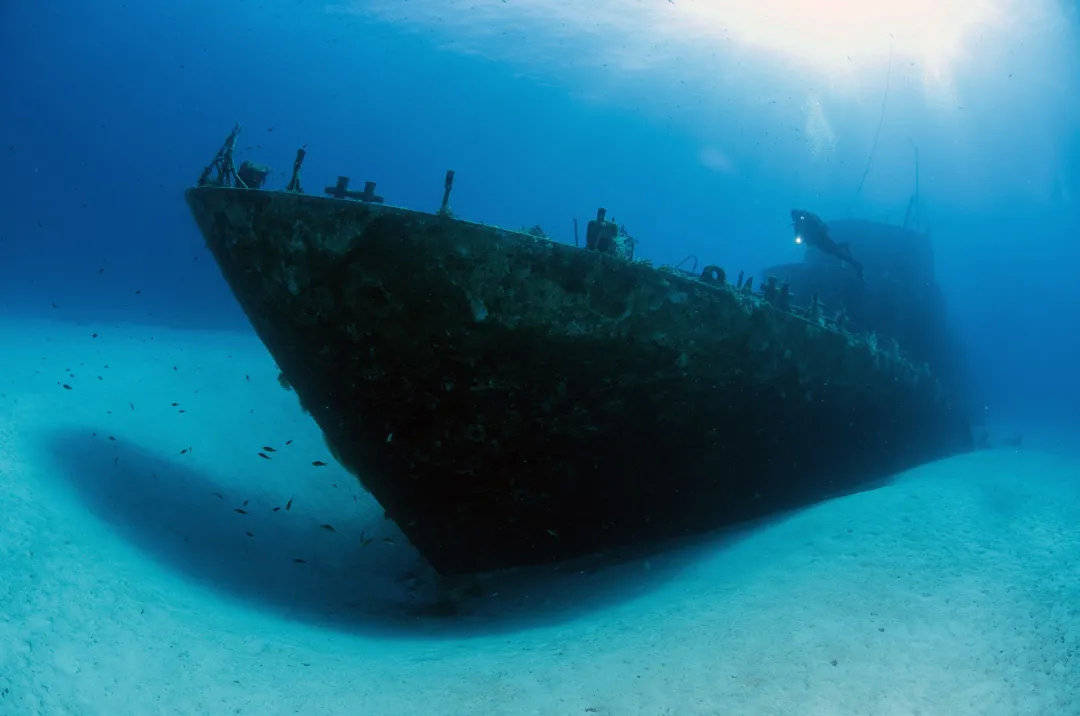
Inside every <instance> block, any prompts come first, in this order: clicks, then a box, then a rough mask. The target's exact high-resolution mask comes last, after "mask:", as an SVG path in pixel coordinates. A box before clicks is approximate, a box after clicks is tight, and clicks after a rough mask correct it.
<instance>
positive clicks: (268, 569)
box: [49, 429, 783, 636]
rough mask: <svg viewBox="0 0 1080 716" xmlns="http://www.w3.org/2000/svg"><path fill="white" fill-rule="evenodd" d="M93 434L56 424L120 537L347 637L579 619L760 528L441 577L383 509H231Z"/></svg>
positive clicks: (55, 448)
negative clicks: (345, 516)
mask: <svg viewBox="0 0 1080 716" xmlns="http://www.w3.org/2000/svg"><path fill="white" fill-rule="evenodd" d="M91 432H92V430H91V429H87V430H86V431H75V430H68V431H61V432H57V433H54V434H53V435H51V436H50V442H49V447H50V449H51V454H52V455H54V456H55V458H56V459H57V461H58V467H59V469H60V472H61V474H62V476H63V477H64V478H65V479H66V480H68V481H69V482H70V484H71V485H72V486H73V487H74V489H75V490H76V491H77V493H78V494H79V495H80V496H81V498H82V500H83V501H84V502H85V504H86V505H87V506H88V508H89V509H90V510H91V511H92V512H93V513H94V514H96V515H97V516H98V517H99V518H101V519H102V520H104V521H105V522H107V523H109V524H110V525H112V527H113V528H114V529H115V530H116V531H117V532H118V533H120V534H121V535H122V536H123V537H124V538H126V539H127V540H129V541H131V542H132V543H133V544H135V545H136V546H137V547H138V548H140V549H141V550H143V551H144V552H146V553H147V554H149V555H151V556H152V557H153V558H154V559H156V560H157V561H159V562H160V563H162V564H164V565H165V566H167V567H168V568H170V569H174V570H177V571H179V572H181V573H183V574H184V575H185V576H186V577H187V578H189V579H192V580H194V581H198V582H200V583H202V584H204V585H207V586H209V587H211V588H212V589H214V590H216V591H219V592H221V593H223V594H226V595H229V596H233V597H237V598H240V599H243V600H247V601H249V602H254V603H257V604H259V605H261V606H263V607H265V608H270V609H272V610H274V611H277V612H279V613H281V614H283V615H285V616H287V617H289V618H295V619H304V620H308V621H311V622H316V623H319V624H323V625H326V626H332V627H335V628H339V629H342V630H345V631H351V632H368V633H379V634H383V635H393V634H396V635H400V636H415V635H427V636H460V635H463V634H470V635H475V634H482V633H492V632H501V631H511V630H516V629H521V628H526V627H529V626H535V625H539V624H551V623H555V622H559V621H562V620H567V619H572V618H574V617H576V616H578V615H580V614H583V613H586V612H590V611H592V610H596V609H599V608H602V607H604V606H605V605H609V604H612V603H617V602H619V601H621V600H626V599H632V598H635V597H637V596H640V595H642V594H643V593H646V592H648V591H650V590H652V589H655V588H656V586H657V585H658V584H660V583H663V582H664V581H666V580H669V579H671V578H672V577H673V576H675V575H677V574H678V573H679V572H680V571H681V570H682V569H683V568H684V567H685V566H686V565H688V564H692V563H694V562H695V561H697V560H699V559H702V558H703V557H704V556H705V555H707V554H708V553H710V552H714V551H715V550H717V549H723V548H724V547H725V546H726V545H728V544H730V543H731V542H732V541H734V540H738V539H741V538H742V537H743V536H745V535H746V534H748V533H749V532H752V531H753V530H754V529H757V528H759V527H760V526H761V525H762V524H763V521H762V520H758V521H757V522H755V523H751V524H748V525H744V526H742V527H739V528H735V529H729V530H725V531H723V532H714V533H712V534H709V535H704V536H701V537H697V538H694V539H687V540H683V541H681V542H679V543H669V544H667V545H665V549H664V551H662V552H661V551H658V548H656V547H653V548H652V549H651V550H649V551H642V550H638V551H637V552H633V551H624V552H622V553H620V554H609V555H606V556H595V557H589V558H582V559H579V560H574V561H570V562H564V563H561V564H559V565H555V566H542V567H530V568H521V569H516V570H507V571H503V572H497V573H491V574H485V575H479V576H471V577H466V578H454V579H442V578H440V577H439V576H438V575H437V574H436V573H435V572H434V571H433V570H431V569H430V568H429V567H427V566H426V563H425V562H424V561H423V559H422V558H421V557H420V556H419V554H418V553H417V552H416V550H415V549H413V548H412V546H411V545H409V544H408V542H407V540H405V538H404V537H403V536H401V533H400V532H399V531H397V529H396V527H395V526H394V525H393V524H392V523H390V522H387V521H386V520H384V519H383V518H382V515H381V514H377V515H370V516H366V515H360V516H359V517H358V518H357V519H356V520H354V521H353V522H352V523H349V524H344V525H342V524H340V523H339V524H338V525H337V526H336V527H335V532H334V534H327V531H326V530H325V528H322V529H321V528H320V525H319V524H318V523H317V522H315V521H314V520H313V519H312V518H310V517H308V518H307V519H301V518H299V516H298V515H297V514H296V513H295V512H286V511H285V510H283V509H281V506H280V505H272V504H269V503H265V502H260V501H258V500H256V499H252V500H249V501H248V502H247V503H246V504H243V503H241V504H233V502H234V500H232V499H230V497H229V496H228V495H227V494H226V490H225V489H224V488H223V487H222V486H221V485H219V484H217V483H215V481H214V479H213V478H212V477H211V476H210V475H209V474H206V473H202V472H199V471H196V470H192V469H191V468H189V467H186V466H184V465H181V464H179V463H178V462H177V461H176V460H173V459H170V458H166V457H163V456H161V455H160V454H159V453H156V452H154V451H151V450H148V449H144V448H141V447H139V446H136V445H131V444H127V443H125V442H124V441H123V440H122V439H119V440H116V441H111V440H108V439H107V438H104V437H103V436H102V435H103V434H102V433H100V432H99V433H98V437H91ZM274 507H278V508H279V509H278V510H277V511H274V509H273V508H274ZM237 510H243V512H242V513H238V512H237ZM771 519H778V518H777V517H773V518H771ZM779 519H783V515H780V516H779ZM369 538H371V539H370V540H369ZM365 540H369V541H368V542H367V543H366V544H365ZM372 541H377V546H376V548H372ZM298 560H302V561H298ZM743 578H745V575H743Z"/></svg>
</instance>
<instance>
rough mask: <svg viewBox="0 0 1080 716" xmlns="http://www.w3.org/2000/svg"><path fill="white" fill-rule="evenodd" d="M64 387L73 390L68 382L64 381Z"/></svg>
mask: <svg viewBox="0 0 1080 716" xmlns="http://www.w3.org/2000/svg"><path fill="white" fill-rule="evenodd" d="M63 387H64V390H71V386H70V385H68V384H67V383H64V384H63Z"/></svg>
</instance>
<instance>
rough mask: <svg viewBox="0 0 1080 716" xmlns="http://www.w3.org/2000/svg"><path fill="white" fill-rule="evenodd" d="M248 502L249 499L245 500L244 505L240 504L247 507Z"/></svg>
mask: <svg viewBox="0 0 1080 716" xmlns="http://www.w3.org/2000/svg"><path fill="white" fill-rule="evenodd" d="M248 502H249V500H244V504H242V505H240V506H241V507H247V503H248Z"/></svg>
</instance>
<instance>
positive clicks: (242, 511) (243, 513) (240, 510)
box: [233, 507, 247, 515]
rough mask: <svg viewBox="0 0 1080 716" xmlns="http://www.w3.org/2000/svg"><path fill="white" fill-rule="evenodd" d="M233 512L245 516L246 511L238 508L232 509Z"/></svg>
mask: <svg viewBox="0 0 1080 716" xmlns="http://www.w3.org/2000/svg"><path fill="white" fill-rule="evenodd" d="M233 512H239V513H240V514H242V515H246V514H247V510H245V509H242V508H240V507H234V508H233Z"/></svg>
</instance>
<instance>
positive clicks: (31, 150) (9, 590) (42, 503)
mask: <svg viewBox="0 0 1080 716" xmlns="http://www.w3.org/2000/svg"><path fill="white" fill-rule="evenodd" d="M0 46H2V47H3V48H4V50H5V58H6V62H4V63H3V66H2V67H0V96H2V97H3V98H4V102H3V107H4V109H3V111H0V134H2V137H3V144H2V147H0V148H2V150H3V152H4V156H5V166H6V168H7V170H6V171H5V172H3V173H2V174H0V206H2V209H3V211H2V213H0V217H2V222H0V492H2V494H4V495H6V498H5V500H4V501H5V503H6V504H5V507H4V513H5V517H4V519H3V520H2V521H0V555H2V559H0V713H60V712H63V713H67V712H75V713H146V712H164V713H226V712H228V713H285V712H289V713H406V712H416V711H418V710H422V711H424V712H431V713H476V712H488V713H545V714H547V713H551V714H563V713H586V712H587V713H610V714H621V713H815V714H818V713H820V714H833V713H1000V714H1014V713H1044V714H1066V713H1073V714H1080V519H1078V518H1080V440H1078V439H1080V407H1078V406H1080V369H1078V364H1080V280H1078V276H1080V273H1078V271H1080V242H1078V240H1077V239H1078V237H1080V6H1078V5H1077V4H1076V3H1075V2H1064V1H1058V0H1025V1H1021V0H967V1H962V0H957V1H956V2H950V1H949V0H937V1H931V0H905V1H899V0H897V1H893V0H887V1H882V2H856V1H854V0H833V1H831V2H827V1H826V2H820V3H812V2H805V1H804V0H759V1H758V2H754V3H743V2H735V1H731V2H727V1H720V0H717V1H715V2H707V1H706V0H592V1H591V2H588V3H574V2H560V1H557V0H530V1H527V2H526V1H520V0H443V1H441V2H440V1H436V0H342V1H340V2H329V3H328V2H313V1H312V2H308V1H306V0H290V1H286V0H264V1H261V2H252V1H248V0H238V1H235V2H220V1H217V2H210V1H209V0H188V1H185V2H178V3H164V2H155V1H153V0H146V1H145V2H120V1H117V0H94V2H73V1H51V0H49V1H46V0H42V1H40V2H15V1H9V2H4V3H0ZM236 123H239V124H240V125H241V127H242V131H241V133H240V135H239V139H238V142H237V146H236V149H237V155H238V160H239V159H250V160H252V161H255V162H261V163H265V164H267V165H268V166H269V167H270V168H271V173H270V175H269V178H268V181H267V185H268V187H269V188H273V189H281V188H284V187H285V185H286V182H287V181H288V179H289V175H290V171H291V169H292V163H293V158H294V156H295V153H296V150H297V149H298V148H299V147H301V146H303V147H305V148H306V151H307V154H306V159H305V162H304V165H303V170H302V172H303V173H302V176H303V180H304V185H305V188H306V189H307V191H308V192H309V193H313V194H321V193H322V187H324V186H328V185H332V184H333V183H334V182H335V180H336V178H337V177H338V176H339V175H346V176H349V177H351V180H352V185H353V186H359V185H362V182H364V181H369V180H370V181H375V182H376V183H377V190H376V191H377V193H378V194H380V195H382V196H384V197H385V198H386V202H387V203H388V204H392V205H395V206H401V207H406V208H410V209H417V210H422V211H429V212H433V211H435V210H436V209H438V207H439V202H440V199H441V198H442V192H443V177H444V174H445V172H446V170H448V169H452V170H454V172H455V183H454V189H453V198H452V205H453V210H454V215H455V216H456V217H458V218H463V219H467V220H470V221H477V222H483V223H486V224H493V225H497V226H502V227H506V228H509V229H514V230H527V229H528V228H530V227H533V226H537V225H538V226H540V227H542V228H543V230H544V231H545V232H546V233H547V235H549V236H550V237H551V238H552V239H554V240H555V241H559V242H562V243H566V244H570V245H573V244H574V243H575V234H574V231H575V229H574V222H575V220H576V221H577V222H578V223H579V224H580V226H581V236H582V237H584V233H585V225H586V222H588V221H589V220H590V219H592V218H593V217H594V216H595V214H596V210H597V208H598V207H604V208H606V209H607V212H608V215H609V216H610V217H613V218H614V220H615V221H617V222H618V223H619V224H621V225H624V226H625V227H626V228H627V230H628V231H629V232H630V233H631V234H632V235H633V236H634V237H635V238H636V239H637V244H636V255H637V258H640V259H647V260H649V261H651V262H652V263H653V264H655V265H675V264H680V262H683V261H684V260H685V259H686V258H687V257H691V256H692V257H695V259H696V265H697V266H698V267H700V266H703V265H706V264H716V265H719V266H722V267H723V268H724V269H725V270H726V271H727V276H728V277H729V279H733V277H734V276H735V275H736V274H738V273H739V272H740V271H745V272H746V273H747V274H748V275H755V276H761V275H762V272H763V271H764V270H765V269H766V268H767V267H770V266H775V265H780V264H788V263H795V262H800V261H802V260H803V257H804V253H805V251H806V249H805V248H804V247H803V246H800V245H797V244H796V243H795V242H794V241H793V234H792V223H791V215H790V212H791V210H792V209H793V208H796V207H798V208H802V209H806V210H809V211H812V212H814V213H815V214H817V215H819V216H821V217H822V218H823V219H825V220H826V221H839V220H845V219H861V220H868V221H874V222H880V223H882V224H890V225H896V226H901V225H904V226H906V227H907V228H910V229H913V230H915V231H918V232H924V233H925V234H926V235H928V236H929V239H930V241H931V242H932V245H933V250H934V265H935V271H936V278H937V282H938V284H939V285H940V287H941V290H942V292H943V295H944V299H945V306H946V310H947V316H948V321H949V323H950V325H951V326H952V330H953V331H954V332H955V335H956V338H957V342H958V345H959V354H960V356H961V359H960V360H961V361H962V365H963V366H964V370H965V378H964V383H965V389H966V390H967V391H968V393H969V400H970V404H971V405H970V410H971V413H972V415H971V419H972V422H973V424H974V426H975V430H976V431H977V433H978V436H979V440H978V443H979V447H980V449H979V450H977V451H973V452H970V453H966V454H962V455H957V456H954V457H950V458H947V459H943V460H939V461H936V462H933V463H929V464H925V465H920V466H918V467H915V468H913V469H912V470H909V471H907V472H905V473H903V474H902V475H898V476H896V479H895V480H894V481H891V482H890V483H889V484H888V485H886V486H883V487H880V488H878V489H873V490H866V491H863V492H858V493H855V494H851V495H846V496H843V497H838V498H836V499H832V500H828V501H824V502H820V503H817V504H814V505H811V506H809V507H806V508H805V509H802V510H799V511H796V512H792V513H785V514H783V515H780V516H778V517H775V518H770V519H769V520H767V521H763V522H757V523H754V524H752V525H748V526H744V527H738V528H734V529H732V530H727V531H724V532H722V533H719V534H709V535H706V536H704V537H701V538H696V539H695V540H693V541H692V542H691V543H688V544H682V543H680V544H678V545H676V546H674V547H672V548H671V549H670V550H667V551H664V552H661V553H658V554H653V555H651V556H649V557H634V558H629V559H626V560H622V561H619V562H618V563H615V564H606V563H605V564H600V565H595V566H593V565H590V566H589V567H587V568H577V567H575V568H574V569H573V570H569V569H568V570H556V571H555V572H554V573H550V574H549V573H544V574H542V575H538V574H536V573H533V572H526V573H525V574H517V573H515V574H512V575H501V576H499V575H497V576H492V577H489V578H487V579H486V580H485V581H483V582H482V583H481V586H480V587H477V588H475V589H474V590H473V591H470V593H469V594H468V595H467V596H465V597H462V596H461V595H460V594H458V595H455V598H458V597H460V598H461V599H460V604H458V605H457V607H456V608H455V609H453V610H451V611H452V613H447V612H446V611H445V610H443V609H442V606H444V605H445V602H446V598H445V595H444V593H443V590H444V589H445V585H444V584H443V583H442V581H441V580H440V579H439V578H438V577H437V576H436V575H434V573H433V572H432V571H431V569H430V567H428V566H427V564H426V563H425V562H424V561H423V559H422V558H421V557H420V556H419V554H418V553H417V552H416V551H415V550H414V549H413V548H412V547H411V546H410V545H409V543H408V540H407V539H406V538H405V537H404V535H403V534H402V533H401V532H400V531H399V530H398V529H397V527H396V526H395V525H394V524H393V523H392V522H390V521H388V520H384V519H383V513H382V509H381V507H380V506H379V505H378V504H377V503H376V502H375V500H374V498H372V497H371V495H370V494H368V493H367V492H366V491H365V490H363V488H362V487H361V486H360V484H359V483H358V481H357V480H356V478H355V477H354V476H352V475H350V474H349V473H348V472H347V471H346V470H344V469H343V468H341V467H340V466H338V465H337V464H336V463H335V462H334V460H333V457H332V456H331V455H330V454H329V451H328V448H327V446H326V445H325V443H324V441H323V438H322V435H321V433H320V431H319V429H318V427H317V426H316V425H315V423H314V421H313V420H312V419H311V417H310V416H309V415H307V414H306V413H304V412H303V411H302V410H301V409H300V406H299V405H298V404H297V400H296V397H295V395H294V394H293V393H290V392H286V391H283V390H282V389H281V386H280V385H279V384H278V369H277V367H276V365H275V364H274V361H273V360H272V359H271V357H270V355H269V353H268V352H267V350H266V348H265V347H264V346H263V345H262V344H261V343H260V342H259V339H258V338H257V337H256V335H255V333H254V331H253V330H252V328H251V326H250V325H249V323H248V320H247V318H246V317H245V315H244V313H243V311H242V310H241V309H240V307H239V304H238V303H237V301H236V299H235V298H234V297H233V294H232V292H231V291H230V289H229V286H228V285H227V284H226V282H225V280H224V279H223V278H222V275H221V272H220V271H219V269H218V267H217V264H216V263H215V261H214V258H213V256H212V255H211V254H210V252H209V251H208V250H207V247H206V243H205V242H204V239H203V237H202V235H201V234H200V232H199V229H198V227H197V226H196V224H195V222H194V221H193V220H192V217H191V212H190V210H189V208H188V206H187V204H186V203H185V201H184V190H185V189H186V188H188V187H191V186H193V185H194V184H195V183H196V181H197V180H198V178H199V176H200V173H201V172H202V170H203V168H204V167H205V166H206V165H207V164H208V163H209V162H210V160H211V159H212V158H213V157H214V152H215V151H216V150H217V148H218V147H219V146H221V143H222V140H223V139H224V138H225V137H226V135H227V134H228V132H229V131H230V129H232V128H233V126H234V124H236ZM681 265H683V266H686V265H688V264H681ZM286 441H288V442H287V443H286ZM265 445H271V446H274V447H275V450H274V451H273V452H274V454H273V455H272V456H271V457H273V459H272V460H271V459H268V458H266V456H265V454H264V457H263V458H258V457H255V456H256V455H257V454H258V452H259V451H260V450H261V449H262V447H263V446H265ZM639 449H648V447H647V446H641V447H640V448H639ZM314 462H319V463H327V464H325V465H320V466H319V467H318V468H316V469H313V467H312V465H313V463H314ZM286 505H288V507H286ZM275 508H276V509H275ZM258 515H263V516H258ZM241 518H244V519H247V521H246V522H245V523H243V524H242V525H241V524H240V523H238V522H237V521H236V520H238V519H241ZM327 526H330V528H329V529H327ZM297 560H299V561H297Z"/></svg>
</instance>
